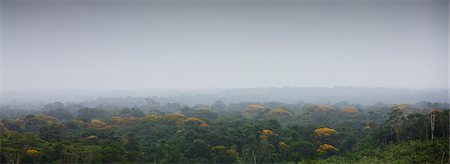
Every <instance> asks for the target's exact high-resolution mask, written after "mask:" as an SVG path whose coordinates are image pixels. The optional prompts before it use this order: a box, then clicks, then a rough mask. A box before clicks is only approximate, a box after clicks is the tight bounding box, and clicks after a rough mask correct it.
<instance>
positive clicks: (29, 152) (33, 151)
mask: <svg viewBox="0 0 450 164" xmlns="http://www.w3.org/2000/svg"><path fill="white" fill-rule="evenodd" d="M25 153H26V154H27V155H28V156H37V155H39V154H41V152H39V151H38V150H36V149H28V150H27V151H26V152H25Z"/></svg>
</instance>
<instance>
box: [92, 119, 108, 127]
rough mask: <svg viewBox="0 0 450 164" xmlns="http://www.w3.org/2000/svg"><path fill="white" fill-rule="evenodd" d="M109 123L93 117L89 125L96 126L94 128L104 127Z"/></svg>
mask: <svg viewBox="0 0 450 164" xmlns="http://www.w3.org/2000/svg"><path fill="white" fill-rule="evenodd" d="M107 125H108V124H106V123H105V122H103V121H100V120H97V119H93V120H91V122H89V126H90V127H94V128H103V127H105V126H107Z"/></svg>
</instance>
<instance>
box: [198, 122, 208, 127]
mask: <svg viewBox="0 0 450 164" xmlns="http://www.w3.org/2000/svg"><path fill="white" fill-rule="evenodd" d="M199 126H200V127H207V126H209V125H208V124H206V123H203V124H200V125H199Z"/></svg>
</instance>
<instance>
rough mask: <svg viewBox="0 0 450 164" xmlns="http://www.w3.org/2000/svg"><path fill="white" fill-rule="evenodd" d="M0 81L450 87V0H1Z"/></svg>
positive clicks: (21, 85) (14, 84)
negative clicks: (449, 14) (449, 80)
mask: <svg viewBox="0 0 450 164" xmlns="http://www.w3.org/2000/svg"><path fill="white" fill-rule="evenodd" d="M0 2H1V3H0V5H1V8H0V9H1V25H0V27H1V56H0V57H1V58H0V62H1V63H0V64H1V68H0V69H1V74H0V82H1V83H0V84H1V86H2V87H3V90H67V89H141V88H159V89H172V88H180V89H205V88H248V87H284V86H290V87H295V86H296V87H311V86H314V87H333V86H358V87H359V86H369V87H401V88H448V86H447V84H448V48H447V46H448V21H449V17H448V13H449V5H448V1H447V0H424V1H382V2H380V1H375V0H363V1H355V0H353V1H345V0H339V1H326V0H323V1H320V2H313V1H295V0H289V1H287V0H281V1H278V0H277V1H276V0H273V1H271V0H266V1H252V0H246V1H237V0H211V1H208V0H203V1H191V0H184V1H164V2H163V1H132V2H130V1H125V0H123V1H120V0H115V1H107V0H99V1H87V0H63V1H48V0H47V1H43V0H33V1H32V0H28V1H25V0H0Z"/></svg>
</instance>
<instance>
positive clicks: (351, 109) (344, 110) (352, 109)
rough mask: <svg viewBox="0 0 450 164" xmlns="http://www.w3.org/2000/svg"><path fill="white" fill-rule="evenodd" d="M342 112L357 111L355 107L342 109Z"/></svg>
mask: <svg viewBox="0 0 450 164" xmlns="http://www.w3.org/2000/svg"><path fill="white" fill-rule="evenodd" d="M342 111H343V112H345V113H351V114H354V113H358V109H356V108H355V107H345V108H344V109H342Z"/></svg>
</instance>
